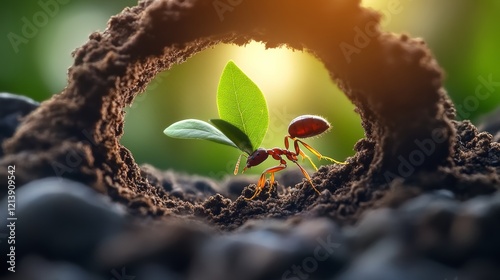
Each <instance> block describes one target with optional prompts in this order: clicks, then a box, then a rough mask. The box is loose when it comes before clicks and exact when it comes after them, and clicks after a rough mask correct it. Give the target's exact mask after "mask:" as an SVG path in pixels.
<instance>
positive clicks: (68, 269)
mask: <svg viewBox="0 0 500 280" xmlns="http://www.w3.org/2000/svg"><path fill="white" fill-rule="evenodd" d="M17 267H18V270H17V271H16V273H14V274H12V276H10V277H7V278H6V279H5V280H66V279H71V280H112V279H113V278H111V274H110V277H109V278H101V277H99V276H98V275H95V274H91V273H90V272H88V271H86V270H84V269H83V268H82V267H79V266H78V265H75V264H72V263H69V262H64V261H49V260H46V259H42V258H40V257H36V256H30V257H27V258H26V259H25V260H23V261H22V262H21V263H19V265H17ZM116 280H119V279H116Z"/></svg>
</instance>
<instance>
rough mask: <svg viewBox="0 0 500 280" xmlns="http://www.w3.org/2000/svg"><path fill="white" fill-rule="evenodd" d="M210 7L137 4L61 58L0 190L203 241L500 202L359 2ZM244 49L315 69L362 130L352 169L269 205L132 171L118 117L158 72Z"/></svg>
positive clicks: (472, 152)
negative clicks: (77, 204)
mask: <svg viewBox="0 0 500 280" xmlns="http://www.w3.org/2000/svg"><path fill="white" fill-rule="evenodd" d="M213 2H214V1H208V0H206V1H201V0H200V1H195V0H185V1H181V0H158V1H140V2H139V3H138V5H137V6H135V7H131V8H127V9H125V10H123V11H122V12H121V13H120V14H118V15H116V16H113V17H112V18H111V19H110V20H109V22H108V26H107V28H106V30H105V31H104V32H102V33H97V32H96V33H93V34H91V35H90V36H89V40H88V42H87V43H86V44H84V45H83V46H81V47H80V48H78V49H77V50H75V51H74V53H73V57H74V64H73V66H72V67H71V68H70V69H69V72H68V73H69V76H68V85H67V87H66V88H65V89H64V90H63V91H62V92H61V93H59V94H56V95H54V96H53V97H52V98H51V99H50V100H48V101H46V102H43V103H42V104H41V105H40V106H38V107H37V108H36V109H35V110H34V111H32V112H31V113H30V114H28V115H27V116H26V117H25V118H24V119H23V122H22V123H21V124H20V125H19V127H17V130H16V132H15V134H13V135H9V137H10V136H11V137H10V138H8V139H6V140H5V141H4V142H3V145H2V147H3V152H4V156H3V157H2V158H1V160H0V176H2V178H5V177H7V175H8V174H7V166H9V165H15V166H16V178H17V185H18V186H20V187H19V189H22V188H23V187H22V185H23V184H26V183H29V182H32V181H35V180H37V179H41V178H46V177H59V178H65V179H70V180H73V181H77V182H80V183H83V184H85V185H87V186H90V188H91V189H93V190H95V191H97V192H98V193H100V194H102V195H104V196H106V197H109V198H110V199H111V201H113V202H114V203H117V204H119V205H122V206H123V207H124V209H126V212H127V215H129V216H130V217H131V218H132V219H136V218H139V219H143V220H145V221H150V223H152V224H155V225H156V226H157V227H160V228H168V226H166V225H170V224H171V223H172V221H181V223H182V221H183V222H184V223H190V224H191V223H193V224H196V225H199V226H200V227H202V228H204V229H206V231H205V230H203V231H202V232H209V235H211V236H219V235H221V236H223V235H225V234H230V232H235V231H236V232H239V231H242V230H243V229H247V228H248V227H249V226H248V223H249V222H252V221H266V220H280V221H281V222H283V223H284V225H285V226H284V227H285V228H286V229H287V230H290V231H293V227H294V225H296V224H297V223H298V222H297V221H299V220H301V221H303V220H309V219H312V220H314V219H320V218H321V219H327V220H329V221H331V222H333V223H335V224H336V225H337V226H338V227H341V228H344V227H349V226H353V225H356V224H358V223H359V222H360V219H361V217H363V216H364V215H365V214H366V213H367V212H368V210H374V209H399V208H400V207H401V206H402V205H404V204H405V203H406V202H407V201H409V200H411V199H412V198H414V197H417V196H421V195H423V194H426V193H431V192H434V191H437V190H439V191H443V190H446V192H447V193H449V194H451V195H452V196H453V198H454V200H456V201H458V202H464V201H468V200H470V199H472V198H475V197H478V196H482V195H491V194H493V193H494V192H496V191H498V189H499V188H500V177H499V171H500V163H499V160H500V144H499V143H498V142H497V141H498V139H494V138H493V136H492V135H491V134H490V133H488V132H479V131H478V129H477V128H476V127H475V126H474V125H472V124H471V123H470V122H468V121H456V120H455V117H456V114H455V109H454V105H453V103H452V102H451V100H450V99H449V97H448V94H447V92H446V90H445V89H444V88H443V71H442V69H441V68H440V67H439V64H438V62H437V61H436V60H435V58H434V57H433V56H432V53H431V52H430V50H429V48H428V47H427V46H426V44H425V42H424V41H423V40H421V39H418V38H410V37H409V36H407V35H404V34H403V35H400V34H393V33H385V32H382V31H381V30H380V29H379V27H378V26H379V25H378V24H379V20H380V14H379V13H378V12H376V11H373V10H370V9H366V8H363V7H361V6H360V3H359V1H315V2H314V3H312V2H311V3H305V2H304V1H289V0H286V1H285V0H276V1H267V0H254V1H241V3H238V5H237V6H235V7H233V8H232V9H230V10H227V11H224V12H223V13H222V16H221V17H219V15H220V14H218V13H217V8H214V7H215V6H214V4H213ZM215 2H217V1H215ZM214 9H215V10H214ZM207 11H210V12H207ZM360 30H361V31H360ZM360 32H363V34H362V35H361V33H360ZM250 41H258V42H262V43H264V44H266V46H267V47H269V48H273V47H278V46H283V45H284V46H287V47H289V48H291V49H294V50H298V51H305V52H309V53H311V54H312V55H314V56H315V57H316V58H317V59H318V60H319V61H321V62H322V63H323V64H324V66H325V68H326V70H327V71H328V72H329V74H330V77H331V78H332V81H333V82H334V83H336V84H338V85H339V86H340V88H341V89H342V90H343V91H344V92H345V94H346V95H347V97H348V98H349V99H350V100H351V101H352V102H353V104H355V106H356V111H357V112H358V113H359V115H360V116H361V120H362V126H363V128H364V130H365V138H363V139H360V140H359V141H358V143H356V145H355V147H354V149H355V152H356V153H355V155H354V156H353V157H351V158H348V159H347V164H345V165H337V164H332V165H327V166H323V167H321V168H320V169H319V170H318V172H316V173H314V174H313V175H312V181H313V183H314V184H315V186H316V188H317V189H318V190H320V192H321V194H317V193H316V192H315V191H314V190H313V189H312V188H311V187H310V185H309V183H308V182H307V181H306V180H298V181H297V180H295V181H294V180H293V178H297V174H296V173H294V172H284V174H283V176H282V177H280V178H278V182H279V185H275V186H274V187H273V188H272V190H271V192H269V193H268V192H267V191H263V192H262V193H261V194H260V195H259V196H258V197H257V198H255V199H254V200H251V201H249V200H246V199H245V198H248V197H251V196H252V195H253V193H254V191H255V184H254V182H253V181H251V180H248V179H246V178H245V177H239V176H238V177H233V178H230V179H227V180H226V181H224V182H215V181H212V180H210V179H208V178H203V177H198V176H187V175H182V174H177V173H175V172H172V171H161V170H158V169H156V168H155V167H153V166H150V165H144V166H139V165H138V164H136V162H135V161H134V157H133V155H132V153H131V152H130V151H129V150H127V149H126V148H125V147H124V146H122V145H121V144H120V137H121V136H122V134H123V127H124V123H123V122H124V114H125V112H124V108H125V107H127V106H130V105H131V104H132V102H133V100H134V97H136V96H137V95H138V94H140V93H142V92H143V91H144V90H145V88H146V86H147V84H148V83H149V82H150V81H151V80H152V79H153V78H154V77H155V76H156V75H157V74H158V73H159V72H161V71H164V70H167V69H169V68H171V67H172V66H174V65H175V64H179V63H182V62H184V61H185V60H186V59H188V58H189V57H191V56H192V55H194V54H196V53H198V52H200V51H203V50H205V49H207V48H210V47H212V46H214V45H217V44H221V43H229V44H235V45H240V46H244V45H245V44H246V43H248V42H250ZM167 94H174V93H167ZM333 109H334V108H332V110H333ZM167 113H168V112H167ZM82 116H85V117H82ZM491 132H492V133H493V135H494V133H495V132H494V131H491ZM75 159H76V162H77V164H75ZM0 184H2V187H5V188H7V185H6V182H5V180H3V181H2V182H0ZM268 187H269V186H266V190H267V189H268ZM1 195H2V196H4V195H5V192H4V193H2V194H1ZM158 224H159V225H158ZM156 226H155V227H156ZM152 227H153V226H152ZM251 227H252V226H250V228H251ZM173 228H177V226H176V227H173ZM188 247H189V246H188ZM189 248H191V247H189ZM186 250H187V249H186ZM193 250H194V249H193ZM188 251H189V250H188ZM27 252H29V250H27ZM145 254H146V253H145ZM186 254H187V253H186ZM26 255H28V253H26ZM42 255H43V254H42ZM77 263H78V262H77ZM84 267H85V266H84ZM207 277H208V276H207ZM207 279H208V278H207ZM214 279H216V278H214ZM220 279H225V278H224V277H222V276H221V278H220ZM227 279H231V278H227ZM262 279H266V278H265V277H264V278H262ZM290 279H291V278H290ZM332 279H333V278H332ZM353 279H354V278H353ZM450 279H451V278H450Z"/></svg>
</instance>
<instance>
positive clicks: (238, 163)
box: [234, 154, 247, 175]
mask: <svg viewBox="0 0 500 280" xmlns="http://www.w3.org/2000/svg"><path fill="white" fill-rule="evenodd" d="M242 156H245V157H247V155H245V154H241V155H240V156H239V157H238V161H237V162H236V166H235V167H234V175H236V174H238V170H239V169H240V161H241V157H242ZM243 172H245V169H243ZM243 172H242V173H243Z"/></svg>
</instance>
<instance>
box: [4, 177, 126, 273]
mask: <svg viewBox="0 0 500 280" xmlns="http://www.w3.org/2000/svg"><path fill="white" fill-rule="evenodd" d="M7 199H8V198H7V197H6V198H4V199H3V200H2V201H1V203H0V207H1V208H2V209H7ZM16 206H17V207H16V210H15V218H17V220H16V221H12V222H15V226H16V227H15V230H16V244H17V247H16V258H18V260H19V259H22V258H23V257H24V256H26V255H27V254H38V255H40V256H43V257H45V258H48V259H54V260H65V261H72V262H75V263H78V264H81V265H82V266H87V265H91V264H92V263H93V261H94V260H93V253H94V250H95V249H96V247H97V246H98V245H99V244H100V243H101V242H102V241H103V240H105V239H107V238H110V237H112V236H113V235H114V234H116V233H117V232H119V231H120V230H121V229H122V226H123V225H124V222H125V221H124V213H125V212H124V210H123V209H122V208H121V207H120V206H119V205H118V204H115V203H113V202H111V201H109V198H107V197H105V196H103V195H101V194H99V193H97V192H95V191H94V190H93V189H91V188H90V187H88V186H85V185H83V184H80V183H78V182H74V181H70V180H67V179H62V178H46V179H41V180H37V181H32V182H31V183H29V184H26V185H24V186H23V187H22V188H20V189H19V191H17V192H16ZM6 213H7V211H2V212H1V214H0V217H1V221H2V223H5V221H6V222H7V223H10V222H11V221H9V220H7V217H6V216H5V215H6ZM2 228H5V225H4V226H3V227H2ZM4 244H5V246H6V243H1V244H0V246H1V247H2V252H5V251H6V248H4Z"/></svg>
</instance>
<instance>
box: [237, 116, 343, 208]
mask: <svg viewBox="0 0 500 280" xmlns="http://www.w3.org/2000/svg"><path fill="white" fill-rule="evenodd" d="M330 128H331V125H330V123H328V121H327V120H325V119H324V118H322V117H319V116H315V115H302V116H299V117H296V118H295V119H293V120H292V121H291V122H290V125H289V126H288V135H287V136H285V140H284V142H285V149H281V148H272V149H264V148H258V149H257V150H255V151H254V152H253V153H252V154H251V155H250V156H249V157H248V158H247V163H246V166H245V168H243V172H245V171H246V170H247V169H249V168H251V167H253V166H256V165H259V164H261V163H262V162H264V161H265V160H266V159H267V158H268V157H269V156H271V157H272V158H273V159H275V160H278V161H279V162H280V164H279V165H277V166H273V167H270V168H267V169H266V170H264V172H262V174H261V175H260V178H259V181H258V183H257V186H256V188H255V193H254V195H253V196H252V197H250V198H245V199H247V200H252V199H254V198H255V197H257V196H258V195H259V194H260V193H261V192H262V190H263V189H264V187H265V185H266V175H267V174H271V178H270V179H271V180H270V184H269V191H268V192H269V193H270V192H271V190H272V187H273V184H274V173H276V172H278V171H281V170H283V169H285V168H286V166H287V165H286V161H285V159H283V156H285V157H286V158H287V159H288V160H290V161H291V162H293V163H295V164H296V165H297V166H298V167H299V169H300V171H301V172H302V174H303V175H304V177H306V179H307V180H308V181H309V183H310V184H311V186H312V187H313V189H314V190H315V191H316V192H317V193H318V194H320V192H319V191H318V190H317V189H316V187H315V186H314V184H313V182H312V180H311V176H309V174H308V173H307V171H306V170H305V169H304V168H303V167H302V166H300V164H299V163H298V162H297V160H298V156H299V155H300V156H301V157H302V159H304V158H307V159H308V160H309V162H310V163H311V165H312V166H313V167H314V169H315V170H318V168H317V167H316V165H315V164H314V163H313V161H312V160H311V158H310V157H309V156H307V155H306V154H304V152H303V151H302V150H301V149H300V147H299V143H300V144H302V145H303V146H304V147H305V148H306V149H308V150H309V151H310V152H311V153H313V154H314V155H315V156H317V157H318V159H320V160H321V159H327V160H329V161H332V162H335V163H337V164H345V162H340V161H337V160H335V159H333V158H330V157H325V156H323V155H322V154H320V153H319V152H318V151H317V150H316V149H314V148H313V147H311V146H309V145H308V144H307V143H305V142H304V141H302V140H299V139H298V138H302V139H303V138H309V137H313V136H318V135H320V134H322V133H324V132H326V131H328V130H329V129H330ZM289 140H290V141H293V147H294V150H295V151H290V150H289ZM241 156H242V155H240V157H239V158H238V162H237V163H236V167H235V169H234V174H235V175H236V174H238V168H239V165H240V160H241Z"/></svg>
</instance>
